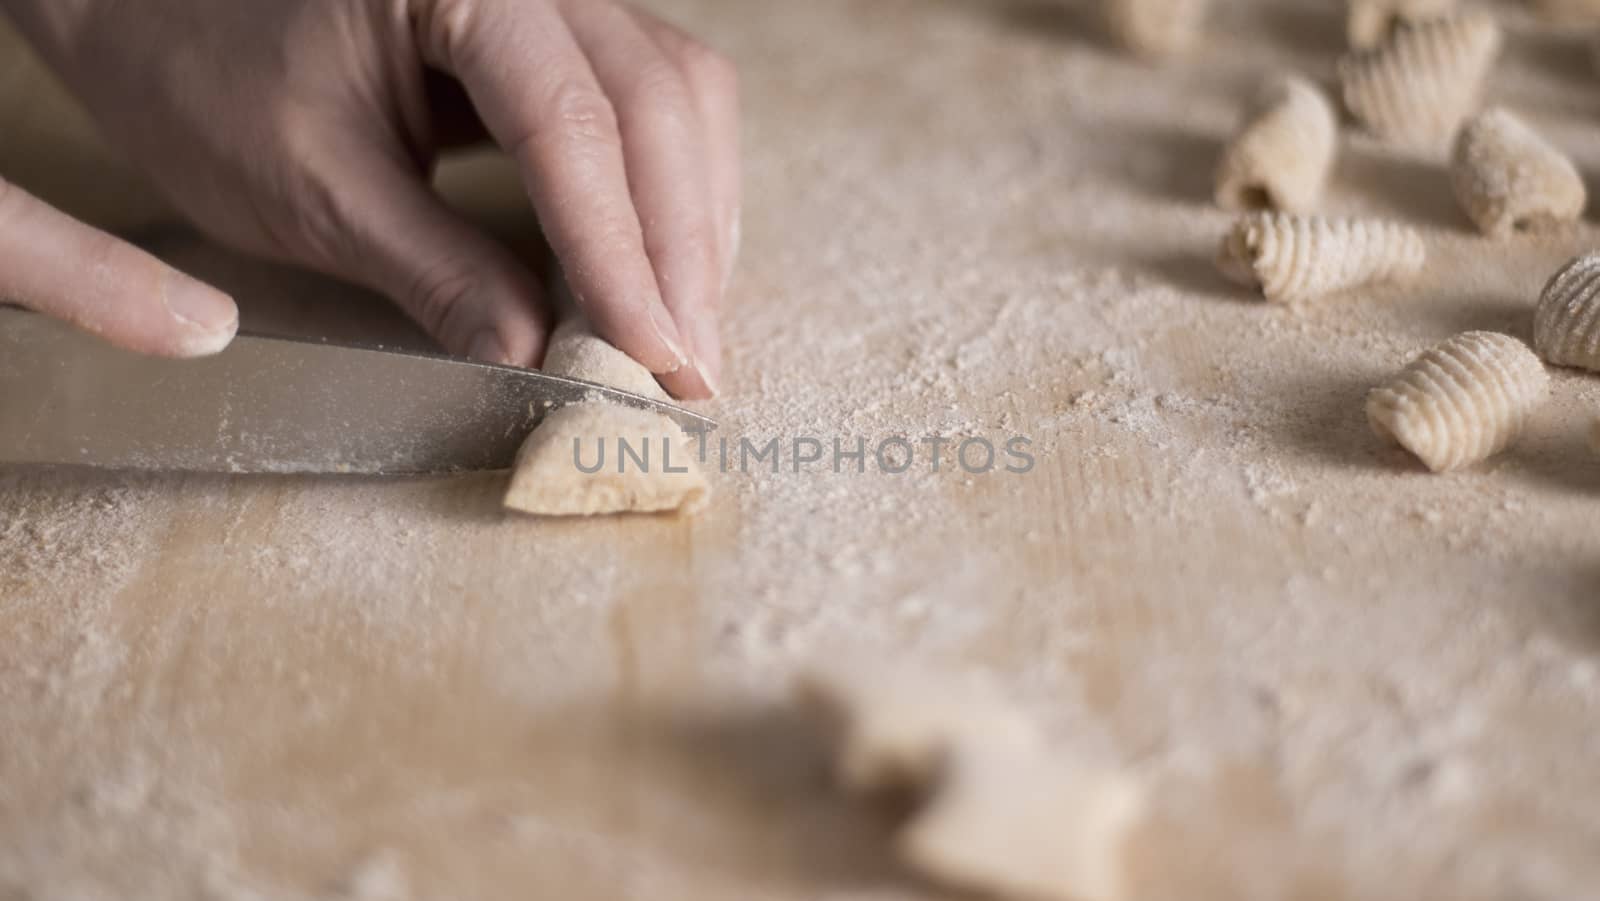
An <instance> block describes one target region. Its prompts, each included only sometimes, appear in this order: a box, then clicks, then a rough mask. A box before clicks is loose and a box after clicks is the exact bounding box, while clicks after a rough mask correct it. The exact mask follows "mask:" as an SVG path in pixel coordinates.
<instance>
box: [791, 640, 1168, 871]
mask: <svg viewBox="0 0 1600 901" xmlns="http://www.w3.org/2000/svg"><path fill="white" fill-rule="evenodd" d="M799 691H800V694H801V697H802V699H803V700H805V701H806V702H808V703H809V705H810V706H811V707H812V708H813V709H815V710H817V711H818V712H820V714H821V715H822V717H823V721H824V723H825V724H826V725H827V726H828V727H829V730H830V732H831V733H832V736H833V738H834V740H835V743H836V746H837V759H838V771H839V777H840V780H841V781H842V782H843V783H844V784H845V785H846V786H848V787H850V788H852V789H855V790H857V791H881V790H891V789H892V790H896V791H899V792H902V793H907V794H909V795H911V796H912V798H913V799H914V801H915V805H916V806H915V810H914V812H913V813H912V815H911V818H910V820H909V821H908V822H907V823H906V824H905V825H904V826H903V827H902V828H901V830H900V832H899V834H898V835H897V837H896V843H895V844H896V850H897V852H898V854H899V855H900V857H901V858H902V859H903V861H904V862H905V863H906V865H907V866H909V867H911V868H912V869H914V870H916V871H917V872H919V873H921V874H923V875H924V876H927V877H928V878H930V879H933V880H936V881H938V882H941V883H944V884H946V885H950V886H953V887H958V888H962V889H967V890H975V891H980V892H985V893H988V894H991V895H995V896H998V897H1007V898H1019V899H1050V901H1054V899H1060V901H1116V899H1120V898H1124V897H1126V896H1127V894H1128V892H1127V888H1126V885H1127V881H1128V873H1127V868H1126V864H1125V861H1124V857H1125V852H1126V848H1127V846H1128V839H1129V836H1130V835H1131V834H1132V833H1133V831H1134V829H1135V828H1136V827H1137V826H1138V825H1139V824H1141V823H1142V822H1143V820H1144V812H1145V802H1144V792H1143V788H1142V786H1141V785H1140V784H1139V783H1138V782H1136V781H1135V780H1133V779H1132V778H1130V777H1129V776H1127V775H1126V774H1123V773H1120V772H1115V771H1109V770H1104V769H1100V768H1097V767H1092V766H1088V765H1085V764H1083V763H1081V762H1075V761H1072V760H1068V759H1064V758H1062V757H1061V756H1060V755H1059V754H1056V753H1052V752H1051V751H1050V749H1049V748H1048V746H1047V744H1046V743H1045V741H1044V740H1043V738H1042V736H1041V735H1040V734H1039V732H1038V730H1037V729H1036V728H1035V727H1034V725H1033V724H1032V723H1031V722H1030V721H1029V720H1027V719H1026V718H1025V717H1023V716H1022V715H1021V714H1020V713H1018V712H1017V711H1016V710H1015V709H1014V708H1012V707H1010V706H1009V705H1007V704H1006V703H1005V702H1004V700H1003V699H1002V698H1000V697H999V696H997V695H995V694H993V693H990V692H985V691H982V690H980V688H979V687H978V686H974V685H970V684H952V683H951V682H950V680H948V679H939V678H935V677H931V676H929V675H928V674H925V673H920V672H917V671H914V670H898V669H888V668H884V667H876V666H868V665H860V664H856V665H844V666H837V665H836V666H831V667H825V668H815V669H813V670H811V671H809V672H807V673H804V674H803V675H802V676H801V679H800V683H799Z"/></svg>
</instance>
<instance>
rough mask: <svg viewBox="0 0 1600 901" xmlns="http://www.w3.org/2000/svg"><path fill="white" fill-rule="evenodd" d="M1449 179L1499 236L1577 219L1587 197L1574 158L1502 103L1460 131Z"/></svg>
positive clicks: (1485, 228)
mask: <svg viewBox="0 0 1600 901" xmlns="http://www.w3.org/2000/svg"><path fill="white" fill-rule="evenodd" d="M1450 180H1451V182H1452V184H1454V186H1455V192H1456V198H1457V199H1458V200H1459V201H1460V202H1461V207H1462V209H1464V210H1466V213H1467V216H1468V217H1470V218H1471V219H1472V221H1473V223H1474V224H1475V225H1477V227H1478V230H1479V231H1481V232H1483V233H1484V234H1486V235H1492V236H1494V237H1505V236H1507V235H1509V234H1511V233H1512V232H1513V231H1538V230H1543V229H1549V228H1552V227H1554V226H1557V225H1560V224H1562V223H1568V222H1574V221H1576V220H1577V219H1578V217H1580V216H1582V215H1583V208H1584V205H1585V203H1586V202H1587V200H1588V196H1587V194H1586V192H1585V190H1584V186H1583V178H1582V177H1580V176H1579V175H1578V170H1577V167H1575V166H1573V165H1572V161H1571V160H1570V159H1568V158H1567V157H1566V155H1565V154H1563V153H1562V152H1561V151H1560V150H1557V149H1556V148H1555V147H1554V146H1553V145H1552V144H1550V142H1548V141H1546V140H1545V139H1544V138H1543V137H1541V136H1540V135H1539V133H1538V132H1536V131H1534V130H1533V129H1532V128H1530V127H1528V125H1527V124H1526V123H1524V122H1523V121H1522V120H1521V119H1519V118H1517V117H1516V116H1515V115H1513V114H1512V113H1511V112H1510V111H1508V110H1505V109H1501V108H1499V107H1494V108H1491V109H1488V110H1485V111H1484V112H1482V113H1479V114H1478V115H1477V116H1475V117H1474V118H1473V119H1472V120H1471V121H1470V122H1468V123H1467V125H1466V127H1464V128H1462V129H1461V134H1460V135H1458V136H1457V137H1456V144H1455V151H1454V153H1453V155H1452V159H1451V164H1450Z"/></svg>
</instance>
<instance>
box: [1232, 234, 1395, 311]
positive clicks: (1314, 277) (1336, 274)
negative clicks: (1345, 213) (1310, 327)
mask: <svg viewBox="0 0 1600 901" xmlns="http://www.w3.org/2000/svg"><path fill="white" fill-rule="evenodd" d="M1425 258H1426V251H1425V250H1424V248H1423V245H1422V238H1421V236H1419V235H1418V234H1417V233H1416V231H1415V230H1414V229H1411V228H1409V227H1407V226H1404V225H1400V224H1397V223H1393V222H1381V221H1372V220H1362V219H1327V218H1322V217H1320V216H1299V215H1293V214H1289V213H1252V214H1249V215H1246V216H1244V217H1242V218H1241V219H1240V220H1239V221H1238V222H1237V223H1235V225H1234V227H1233V229H1232V230H1231V231H1229V232H1228V234H1227V236H1226V237H1224V238H1223V240H1222V249H1221V251H1220V252H1219V254H1218V257H1217V266H1218V268H1219V269H1221V271H1222V273H1223V274H1224V275H1226V276H1227V277H1229V278H1231V279H1233V280H1234V281H1237V282H1240V283H1241V284H1247V285H1254V286H1257V287H1259V288H1260V290H1261V293H1262V296H1264V297H1265V298H1266V299H1267V300H1270V301H1274V302H1277V303H1298V302H1300V301H1304V300H1311V299H1314V298H1317V297H1321V296H1323V295H1325V294H1332V293H1335V292H1337V291H1343V290H1346V289H1348V288H1355V287H1358V286H1361V285H1364V284H1370V283H1373V282H1381V281H1392V280H1397V279H1402V278H1405V277H1407V276H1410V275H1413V274H1415V273H1416V272H1417V270H1419V269H1421V268H1422V263H1423V261H1424V259H1425Z"/></svg>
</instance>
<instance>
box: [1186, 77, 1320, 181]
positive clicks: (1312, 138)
mask: <svg viewBox="0 0 1600 901" xmlns="http://www.w3.org/2000/svg"><path fill="white" fill-rule="evenodd" d="M1337 138H1338V124H1337V122H1336V120H1335V119H1334V114H1333V105H1332V104H1330V103H1329V102H1328V99H1327V98H1326V97H1324V96H1323V94H1322V91H1320V90H1318V89H1317V87H1316V86H1315V85H1313V84H1312V83H1311V82H1309V81H1307V80H1305V79H1304V78H1300V77H1298V76H1289V77H1287V78H1284V79H1283V80H1282V81H1280V82H1278V83H1277V84H1275V85H1274V86H1273V87H1272V88H1271V89H1270V90H1269V91H1268V92H1267V93H1266V94H1265V95H1264V97H1263V102H1262V103H1260V104H1258V106H1257V108H1256V110H1255V112H1254V115H1253V116H1252V117H1251V118H1250V119H1249V121H1248V122H1247V123H1246V125H1245V127H1244V129H1243V130H1242V131H1240V133H1239V135H1238V136H1237V137H1236V138H1234V139H1233V142H1232V143H1230V144H1229V145H1228V148H1227V149H1226V150H1225V151H1224V152H1223V156H1222V164H1221V165H1220V166H1218V167H1217V191H1216V199H1217V203H1218V205H1220V206H1222V207H1224V208H1226V209H1230V210H1246V209H1263V208H1268V209H1277V210H1288V211H1292V212H1306V211H1309V210H1310V209H1311V208H1312V207H1314V206H1315V205H1316V202H1317V199H1318V198H1320V197H1321V196H1322V188H1323V185H1324V184H1326V183H1327V180H1328V170H1329V169H1330V168H1332V166H1333V157H1334V148H1335V145H1336V143H1337Z"/></svg>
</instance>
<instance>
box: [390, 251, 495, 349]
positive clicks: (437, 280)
mask: <svg viewBox="0 0 1600 901" xmlns="http://www.w3.org/2000/svg"><path fill="white" fill-rule="evenodd" d="M477 290H478V278H477V276H475V275H474V274H472V273H471V272H469V271H467V270H464V269H462V268H461V267H459V266H454V265H437V266H432V267H428V268H425V269H423V270H422V271H421V272H419V273H418V274H417V277H416V279H415V281H414V282H413V283H412V286H411V290H410V291H409V292H407V300H408V302H407V304H406V307H407V309H409V310H410V311H411V314H412V315H413V316H415V317H416V319H417V321H418V322H419V323H421V324H422V327H423V328H425V329H427V330H428V332H429V334H431V335H433V336H434V337H435V338H438V339H440V340H441V341H444V342H445V343H446V344H448V343H450V342H449V341H448V340H447V338H448V337H449V336H451V335H452V334H454V332H455V329H454V328H453V326H454V324H455V323H456V322H457V321H458V320H459V319H460V318H461V317H462V315H463V314H464V313H465V312H466V311H467V309H468V307H470V305H471V303H472V298H473V297H474V296H475V295H476V294H477Z"/></svg>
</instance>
